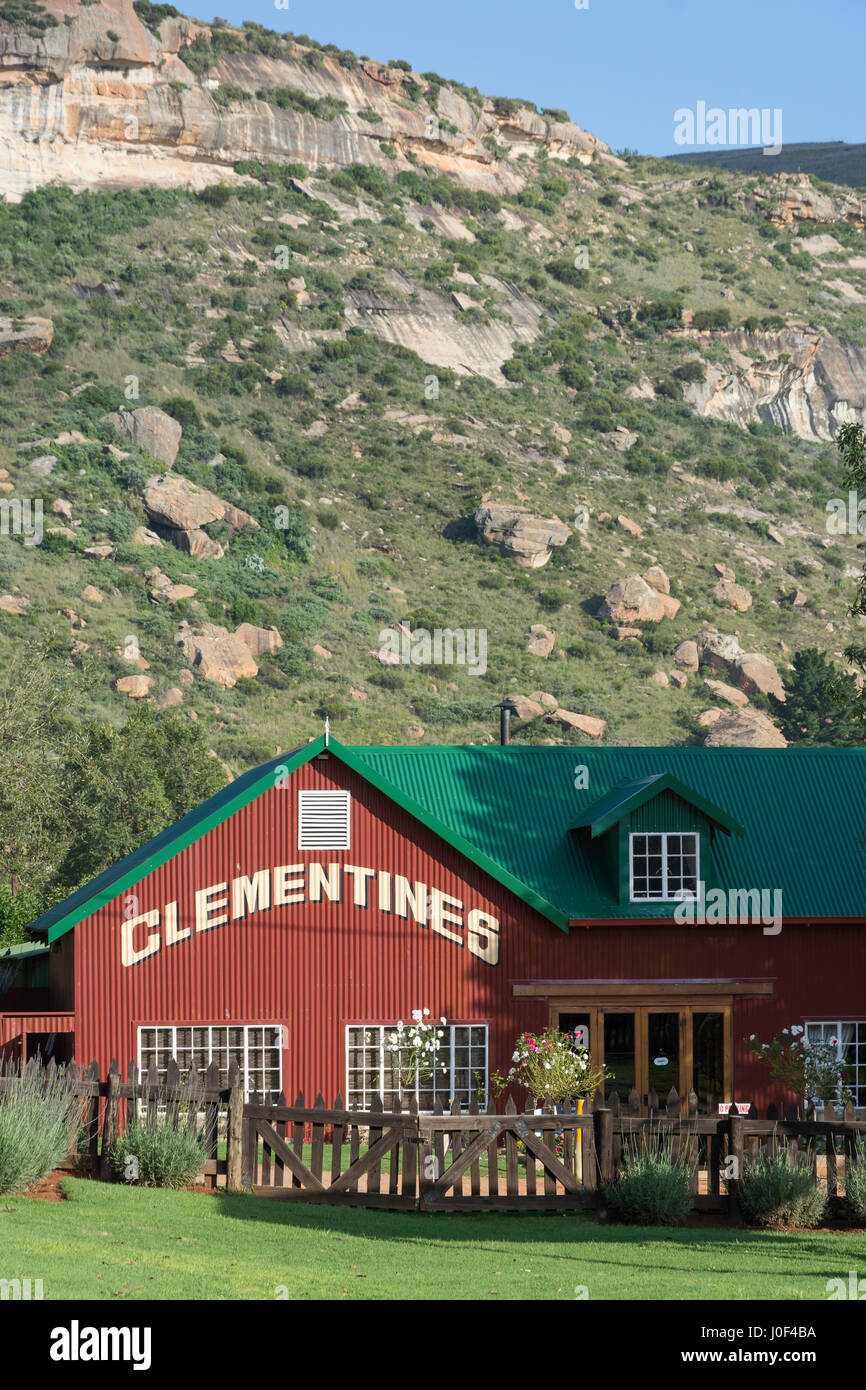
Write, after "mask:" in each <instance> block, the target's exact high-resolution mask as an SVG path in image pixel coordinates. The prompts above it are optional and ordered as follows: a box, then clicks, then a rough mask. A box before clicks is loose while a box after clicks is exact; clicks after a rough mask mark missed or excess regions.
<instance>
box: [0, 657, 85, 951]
mask: <svg viewBox="0 0 866 1390" xmlns="http://www.w3.org/2000/svg"><path fill="white" fill-rule="evenodd" d="M74 705H75V692H74V689H73V684H72V678H71V676H70V674H69V672H68V668H65V667H63V666H61V665H59V664H56V665H55V664H54V663H52V662H51V660H50V652H49V647H48V645H47V644H45V643H43V644H41V645H39V646H37V647H36V648H35V649H34V648H33V647H18V648H15V649H13V651H12V653H11V655H10V656H9V659H8V660H7V662H6V664H5V666H4V668H3V675H2V678H0V748H2V750H3V763H4V774H5V775H4V776H3V777H2V778H0V875H2V880H3V888H4V898H3V901H4V902H5V901H8V900H9V899H11V898H15V897H17V896H18V894H19V893H21V892H26V893H27V894H28V895H29V897H30V898H31V899H32V895H34V894H36V895H38V894H40V893H41V892H42V891H43V890H44V889H45V887H46V885H47V883H48V881H49V880H50V878H51V875H52V872H53V869H54V868H55V867H56V865H57V862H58V853H57V850H58V846H57V843H56V841H55V840H54V839H53V837H52V834H51V827H52V825H53V824H54V822H55V819H56V805H57V801H56V798H57V786H56V784H57V774H58V769H59V766H60V763H61V761H62V760H63V759H64V758H65V757H66V755H67V753H68V751H69V750H70V748H71V746H72V743H73V742H74V740H75V737H76V735H75V723H74V720H73V718H72V712H73V708H74ZM0 916H3V917H5V916H6V914H5V913H3V912H2V911H0ZM16 916H17V914H16ZM15 935H16V934H15V933H13V936H15ZM17 939H20V937H17Z"/></svg>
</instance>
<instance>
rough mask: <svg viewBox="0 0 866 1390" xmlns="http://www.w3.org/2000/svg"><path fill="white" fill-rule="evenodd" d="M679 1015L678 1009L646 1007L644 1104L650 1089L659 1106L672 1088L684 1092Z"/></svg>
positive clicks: (680, 1019)
mask: <svg viewBox="0 0 866 1390" xmlns="http://www.w3.org/2000/svg"><path fill="white" fill-rule="evenodd" d="M682 1015H683V1011H682V1010H677V1012H676V1013H673V1012H671V1013H656V1012H655V1011H654V1010H650V1009H647V1010H646V1030H647V1054H646V1056H647V1074H646V1087H645V1088H644V1089H643V1104H644V1105H648V1103H649V1100H648V1097H649V1093H650V1092H651V1091H655V1093H656V1095H657V1096H658V1101H659V1105H660V1107H661V1108H662V1109H664V1107H665V1104H666V1102H667V1098H668V1095H669V1094H670V1090H671V1087H673V1089H674V1090H675V1091H676V1093H677V1095H678V1096H682V1094H683V1093H682V1089H681V1086H680V1033H681V1032H685V1026H684V1020H683V1016H682ZM638 1089H639V1090H640V1089H641V1088H640V1087H639V1088H638ZM686 1094H688V1090H687V1091H686Z"/></svg>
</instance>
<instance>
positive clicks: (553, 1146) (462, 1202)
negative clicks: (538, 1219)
mask: <svg viewBox="0 0 866 1390" xmlns="http://www.w3.org/2000/svg"><path fill="white" fill-rule="evenodd" d="M418 1128H419V1131H420V1134H421V1140H422V1147H421V1174H420V1178H421V1193H420V1196H421V1210H422V1211H457V1210H463V1211H495V1210H496V1209H501V1210H506V1209H509V1208H511V1209H515V1208H519V1209H521V1210H523V1211H527V1210H529V1211H567V1210H573V1209H574V1208H578V1207H583V1206H588V1205H591V1204H592V1200H593V1197H594V1195H595V1187H596V1181H595V1175H596V1166H595V1153H594V1149H593V1119H592V1116H591V1115H586V1116H584V1115H576V1114H556V1113H555V1112H554V1109H553V1107H552V1106H545V1108H544V1110H543V1112H542V1113H541V1114H540V1115H537V1114H535V1113H534V1111H532V1110H530V1111H527V1112H524V1113H523V1114H520V1113H519V1112H518V1110H517V1108H516V1107H515V1105H514V1102H513V1101H511V1100H510V1101H509V1102H508V1104H507V1105H506V1107H505V1113H504V1114H502V1115H498V1114H497V1113H496V1110H495V1107H494V1105H493V1103H492V1102H491V1104H490V1105H489V1106H488V1109H487V1113H486V1114H483V1115H482V1114H479V1113H478V1110H477V1108H474V1109H473V1110H470V1113H469V1114H462V1113H461V1111H460V1104H459V1102H458V1101H455V1102H454V1105H453V1106H452V1109H451V1113H450V1114H448V1115H445V1114H443V1113H442V1111H441V1106H440V1111H439V1114H433V1115H421V1116H419V1118H418ZM578 1150H580V1157H581V1158H583V1160H584V1162H583V1165H582V1174H583V1177H582V1178H581V1177H578V1176H577V1167H578V1165H577V1163H576V1158H577V1157H578ZM467 1180H468V1183H469V1192H468V1193H467V1192H466V1190H465V1184H466V1182H467Z"/></svg>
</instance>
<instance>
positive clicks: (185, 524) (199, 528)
mask: <svg viewBox="0 0 866 1390" xmlns="http://www.w3.org/2000/svg"><path fill="white" fill-rule="evenodd" d="M144 506H145V510H146V512H147V514H148V517H149V519H150V520H151V522H152V523H153V524H154V526H156V527H158V528H161V529H162V530H163V531H164V532H165V533H166V536H167V538H168V539H169V540H171V541H173V542H174V544H175V545H176V546H177V547H178V549H179V550H185V551H187V552H188V553H189V554H190V555H193V556H194V557H195V558H196V559H202V558H204V559H207V558H209V557H214V558H215V559H219V558H220V557H221V556H222V555H224V554H225V551H224V550H223V547H222V546H221V545H220V544H219V542H218V541H215V540H212V539H211V537H210V536H209V535H208V534H207V532H206V531H205V530H204V527H205V526H209V525H210V524H211V523H212V522H214V521H225V522H227V523H228V525H229V526H230V527H231V529H232V531H239V530H241V528H242V527H244V526H255V527H258V524H259V523H258V522H257V521H256V519H255V517H252V516H250V515H249V513H248V512H244V511H241V509H240V507H234V506H232V504H231V503H230V502H224V501H223V499H222V498H221V497H217V495H216V493H214V492H208V490H207V489H206V488H203V487H199V486H198V484H197V483H193V482H190V480H189V478H184V477H181V476H180V475H179V474H177V473H160V474H159V475H158V476H157V477H155V478H148V480H147V485H146V487H145V489H144Z"/></svg>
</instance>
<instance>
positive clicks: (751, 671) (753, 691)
mask: <svg viewBox="0 0 866 1390" xmlns="http://www.w3.org/2000/svg"><path fill="white" fill-rule="evenodd" d="M735 674H736V681H737V685H738V686H739V687H740V689H741V690H743V691H745V693H746V694H747V695H775V696H776V698H777V699H779V700H784V698H785V687H784V686H783V685H782V677H781V676H780V675H779V672H778V671H777V670H776V668H775V666H774V665H773V663H772V661H770V659H769V658H768V657H766V656H761V655H759V653H758V652H744V653H743V655H742V656H741V657H740V659H739V661H738V662H737V665H736V668H735Z"/></svg>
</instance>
